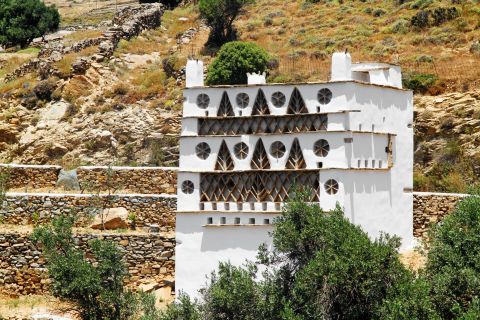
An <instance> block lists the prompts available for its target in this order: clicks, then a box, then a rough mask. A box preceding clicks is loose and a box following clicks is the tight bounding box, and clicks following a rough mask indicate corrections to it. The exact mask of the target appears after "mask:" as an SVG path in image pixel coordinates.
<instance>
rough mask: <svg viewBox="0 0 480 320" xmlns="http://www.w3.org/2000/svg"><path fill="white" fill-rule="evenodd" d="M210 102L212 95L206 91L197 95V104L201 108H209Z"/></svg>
mask: <svg viewBox="0 0 480 320" xmlns="http://www.w3.org/2000/svg"><path fill="white" fill-rule="evenodd" d="M209 104H210V97H209V96H208V95H207V94H205V93H200V94H199V95H198V96H197V106H198V107H199V108H201V109H207V108H208V105H209Z"/></svg>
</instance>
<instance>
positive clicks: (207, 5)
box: [198, 0, 253, 47]
mask: <svg viewBox="0 0 480 320" xmlns="http://www.w3.org/2000/svg"><path fill="white" fill-rule="evenodd" d="M252 2H253V0H200V2H199V5H198V8H199V10H200V16H201V17H202V18H203V19H205V21H206V23H207V25H208V26H209V27H210V29H211V31H210V35H209V37H208V44H210V45H214V46H218V47H220V46H221V45H223V44H224V43H226V42H228V41H232V40H235V39H236V31H235V28H234V26H233V22H234V21H235V19H236V18H237V16H238V15H239V14H240V12H241V10H242V8H243V7H244V6H245V5H246V4H249V3H252Z"/></svg>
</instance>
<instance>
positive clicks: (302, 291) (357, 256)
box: [169, 192, 435, 320]
mask: <svg viewBox="0 0 480 320" xmlns="http://www.w3.org/2000/svg"><path fill="white" fill-rule="evenodd" d="M310 200H311V196H310V193H308V192H295V194H293V195H292V198H291V201H289V202H288V203H287V205H286V207H285V208H284V210H283V212H282V214H281V216H280V217H279V218H277V219H276V220H275V231H274V232H273V234H272V236H273V244H274V249H273V251H268V250H267V249H266V246H262V247H261V248H260V250H259V255H258V258H259V264H263V268H264V269H265V272H263V274H262V275H263V278H262V279H261V280H257V279H256V274H257V268H258V266H259V264H257V265H247V267H245V268H241V267H233V266H231V265H230V264H220V267H219V271H218V273H214V274H213V275H212V277H211V281H210V283H209V285H208V286H207V287H206V288H205V289H203V290H202V291H201V292H202V296H203V301H204V303H203V304H201V305H199V306H197V309H196V310H199V311H200V312H201V313H202V315H203V318H205V319H214V320H216V319H231V320H237V319H238V320H240V319H242V320H254V319H266V320H274V319H290V320H300V319H305V320H307V319H308V320H310V319H312V320H321V319H352V320H354V319H435V313H434V311H433V307H432V304H431V303H430V301H429V299H428V295H427V293H428V286H426V284H425V282H423V281H422V280H421V279H420V280H416V279H415V276H414V275H413V274H412V273H410V272H409V271H408V270H407V269H406V268H405V267H404V266H403V265H402V263H401V262H400V261H399V259H398V252H397V249H398V247H399V244H400V241H399V239H398V238H395V237H393V238H391V237H389V236H387V235H384V236H382V237H380V239H378V240H376V241H372V240H370V238H369V237H368V235H367V234H366V233H365V232H363V231H362V230H361V229H360V227H358V226H355V225H353V224H352V223H350V222H349V221H348V219H347V218H345V217H344V216H343V213H342V211H341V210H340V208H338V207H337V208H336V209H335V210H334V211H332V212H324V211H322V210H321V209H320V207H319V206H318V205H316V204H309V203H308V202H309V201H310ZM177 307H178V306H177ZM169 319H171V318H169ZM184 319H189V318H184Z"/></svg>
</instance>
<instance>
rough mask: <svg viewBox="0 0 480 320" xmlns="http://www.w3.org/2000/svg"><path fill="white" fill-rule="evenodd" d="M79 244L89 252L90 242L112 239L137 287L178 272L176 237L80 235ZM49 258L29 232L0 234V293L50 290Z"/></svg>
mask: <svg viewBox="0 0 480 320" xmlns="http://www.w3.org/2000/svg"><path fill="white" fill-rule="evenodd" d="M75 238H76V240H77V243H78V247H80V248H81V249H83V250H86V251H87V252H88V251H89V250H88V248H89V246H88V243H89V241H91V240H93V239H97V238H101V239H105V240H111V241H113V242H115V243H117V244H118V246H119V247H120V248H121V250H122V251H123V252H124V261H125V264H126V266H127V268H128V272H129V274H130V277H129V278H128V280H127V285H129V286H132V287H138V286H139V285H141V284H142V283H144V282H151V281H152V280H155V281H156V282H157V283H161V282H162V281H163V280H168V281H172V280H173V279H174V272H175V239H174V238H172V237H166V236H164V235H161V234H148V235H122V234H102V235H98V234H78V235H76V236H75ZM49 284H50V280H49V279H48V276H47V269H46V261H45V259H44V258H43V257H42V255H41V251H40V250H39V248H37V247H36V246H35V245H34V244H33V243H32V242H31V240H30V238H29V235H28V234H18V233H0V292H1V293H6V294H12V295H27V294H41V293H44V292H46V291H47V290H48V286H49Z"/></svg>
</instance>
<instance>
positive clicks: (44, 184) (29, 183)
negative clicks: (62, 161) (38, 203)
mask: <svg viewBox="0 0 480 320" xmlns="http://www.w3.org/2000/svg"><path fill="white" fill-rule="evenodd" d="M61 169H62V167H60V166H36V165H15V164H0V174H6V175H7V176H8V178H7V181H8V187H9V188H11V189H14V188H15V189H16V188H25V189H27V190H30V189H42V188H55V184H56V183H57V179H58V174H59V173H60V170H61Z"/></svg>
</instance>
